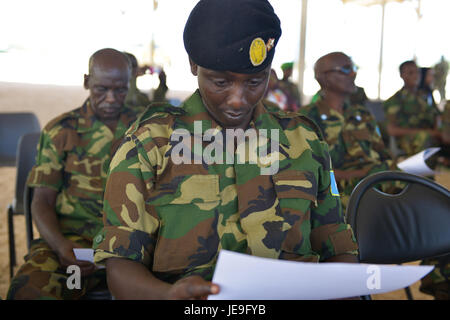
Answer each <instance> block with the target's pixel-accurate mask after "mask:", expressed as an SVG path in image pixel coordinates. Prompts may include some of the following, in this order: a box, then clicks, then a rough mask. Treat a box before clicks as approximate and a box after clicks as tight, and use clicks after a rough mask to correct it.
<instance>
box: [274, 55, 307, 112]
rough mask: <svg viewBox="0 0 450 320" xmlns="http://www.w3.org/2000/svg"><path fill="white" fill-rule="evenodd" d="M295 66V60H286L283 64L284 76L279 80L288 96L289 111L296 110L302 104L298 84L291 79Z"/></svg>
mask: <svg viewBox="0 0 450 320" xmlns="http://www.w3.org/2000/svg"><path fill="white" fill-rule="evenodd" d="M293 68H294V63H293V62H286V63H283V64H282V65H281V71H283V77H282V78H281V80H280V81H279V86H280V89H281V90H282V91H283V92H284V93H285V94H286V96H287V98H288V103H287V104H288V108H287V110H288V111H293V112H296V111H297V110H298V109H299V108H300V106H301V105H302V104H301V102H300V100H301V98H300V91H299V90H298V85H297V84H296V83H294V82H292V80H291V76H292V70H293Z"/></svg>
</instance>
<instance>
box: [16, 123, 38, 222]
mask: <svg viewBox="0 0 450 320" xmlns="http://www.w3.org/2000/svg"><path fill="white" fill-rule="evenodd" d="M39 137H40V132H33V133H27V134H24V135H23V136H22V137H20V139H19V145H18V147H17V160H16V169H17V170H16V194H15V198H14V201H13V204H12V205H13V211H14V213H15V214H23V213H24V203H23V194H24V190H25V183H26V181H27V177H28V173H29V172H30V170H31V168H32V167H33V166H34V164H35V163H36V153H37V145H38V142H39Z"/></svg>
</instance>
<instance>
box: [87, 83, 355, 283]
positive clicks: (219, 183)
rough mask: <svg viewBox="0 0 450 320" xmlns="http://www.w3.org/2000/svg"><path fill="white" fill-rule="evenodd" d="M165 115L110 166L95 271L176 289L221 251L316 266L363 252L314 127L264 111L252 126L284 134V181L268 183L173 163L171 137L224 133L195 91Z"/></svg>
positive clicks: (219, 168)
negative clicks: (139, 272) (131, 272)
mask: <svg viewBox="0 0 450 320" xmlns="http://www.w3.org/2000/svg"><path fill="white" fill-rule="evenodd" d="M159 110H160V111H161V112H156V113H153V114H151V115H147V114H145V113H144V114H143V115H142V117H141V119H140V120H138V121H137V122H136V125H133V127H132V128H130V131H129V132H128V134H127V136H126V139H125V140H126V142H125V143H124V144H123V145H122V146H121V147H120V149H119V150H118V151H117V153H116V155H115V156H114V158H113V160H112V162H111V168H110V172H109V174H108V182H107V186H106V191H105V202H104V217H103V222H104V225H105V227H104V229H103V230H102V231H101V232H100V233H99V234H98V235H97V236H96V238H95V239H94V248H95V249H96V252H95V256H94V260H95V262H96V263H104V260H105V259H107V258H110V257H121V258H126V259H130V260H133V261H137V262H140V263H142V264H144V265H145V266H146V267H147V268H148V269H149V270H151V272H152V273H153V274H154V275H155V276H156V277H158V278H159V279H161V280H163V281H166V282H169V283H173V282H175V281H177V280H178V279H180V278H182V277H185V276H189V275H193V274H198V275H201V276H202V277H204V279H206V280H211V279H212V275H213V271H214V267H215V264H216V259H217V255H218V252H219V251H220V250H221V249H226V250H231V251H236V252H241V253H247V254H252V255H255V256H261V257H269V258H274V259H289V260H297V261H310V262H318V261H324V260H326V259H328V258H330V257H332V256H335V255H339V254H343V253H351V254H357V245H356V241H355V239H354V236H353V233H352V230H351V228H350V226H349V225H347V224H346V223H345V222H344V217H343V215H342V210H341V205H340V200H339V196H338V195H337V196H333V195H332V193H331V183H332V181H334V179H331V177H330V170H331V162H330V159H329V156H328V151H327V145H326V143H324V142H323V141H321V140H320V138H319V136H318V134H319V133H318V129H316V130H317V131H315V130H314V129H312V128H313V127H314V124H313V123H312V122H310V121H309V120H308V119H306V118H304V117H302V116H299V115H294V114H290V115H289V114H286V113H284V112H282V111H277V112H268V111H267V110H266V109H265V107H264V106H263V105H262V103H260V104H258V106H257V107H256V109H255V111H254V114H253V118H252V121H251V122H250V124H249V127H250V128H254V129H256V131H258V132H259V130H261V129H278V130H279V131H278V132H279V139H278V141H279V143H280V149H279V152H278V153H277V155H278V156H279V171H278V173H276V174H274V175H261V174H260V169H261V168H260V167H259V166H258V165H257V164H249V163H248V161H247V162H246V163H243V164H240V163H237V161H236V157H234V164H219V163H213V164H209V165H208V164H207V163H206V162H205V160H203V162H202V163H201V164H180V165H175V164H174V163H173V159H172V158H173V157H171V151H172V150H173V148H175V147H176V146H178V145H179V144H180V143H181V142H178V143H176V142H171V141H170V140H171V137H172V138H173V136H172V135H173V134H174V130H177V129H186V130H187V132H189V141H191V140H193V139H195V138H194V137H193V122H194V121H201V122H202V130H203V132H205V131H206V130H207V129H210V128H215V131H214V132H215V134H219V133H222V132H223V131H224V130H223V129H222V128H221V127H220V126H219V125H218V124H217V123H216V122H215V121H214V120H213V119H212V118H211V116H210V115H209V114H208V112H207V111H206V109H205V107H204V105H203V103H202V100H201V97H200V94H199V92H198V91H197V92H196V93H194V94H193V95H192V96H191V97H190V98H189V99H188V100H186V101H185V102H184V104H183V105H182V106H181V107H179V108H174V107H168V106H167V107H161V108H160V109H159ZM268 131H270V130H268ZM183 143H184V142H183ZM266 143H267V140H266V141H265V142H263V143H262V144H259V147H260V148H263V147H264V146H267V144H266ZM270 143H273V141H272V142H270ZM191 145H192V144H191ZM224 145H226V142H224ZM195 148H196V147H195V146H194V150H192V149H191V152H192V151H194V152H195ZM237 150H239V148H237ZM253 151H254V152H256V151H255V150H253ZM238 154H239V153H236V152H235V155H238ZM251 154H252V153H250V155H251ZM250 155H249V156H250ZM246 159H247V158H246ZM224 162H225V161H224ZM333 190H335V189H333ZM335 191H336V190H335Z"/></svg>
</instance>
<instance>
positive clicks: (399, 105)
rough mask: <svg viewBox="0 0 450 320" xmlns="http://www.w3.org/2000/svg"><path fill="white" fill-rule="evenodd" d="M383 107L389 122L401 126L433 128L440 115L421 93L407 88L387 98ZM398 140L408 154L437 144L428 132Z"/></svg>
mask: <svg viewBox="0 0 450 320" xmlns="http://www.w3.org/2000/svg"><path fill="white" fill-rule="evenodd" d="M383 108H384V113H385V114H386V118H387V121H388V123H392V124H395V125H396V126H398V127H401V128H409V129H413V128H416V129H433V128H434V127H435V124H436V117H437V116H438V115H439V111H438V110H437V108H435V107H429V106H428V104H427V102H426V101H425V100H423V99H422V98H420V94H419V93H418V94H412V93H410V92H409V91H408V90H406V89H405V88H403V89H401V90H399V91H398V92H397V93H396V94H394V95H393V96H392V97H390V98H389V99H388V100H386V101H385V102H384V105H383ZM396 140H397V144H398V146H399V148H400V149H402V150H403V151H405V153H406V155H407V156H412V155H414V154H416V153H418V152H420V151H422V150H424V149H426V148H428V147H430V146H433V145H435V144H436V142H435V141H434V139H432V137H431V136H430V134H429V133H427V132H420V133H417V134H414V135H405V136H402V137H397V139H396Z"/></svg>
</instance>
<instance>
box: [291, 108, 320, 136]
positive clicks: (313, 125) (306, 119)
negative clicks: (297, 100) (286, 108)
mask: <svg viewBox="0 0 450 320" xmlns="http://www.w3.org/2000/svg"><path fill="white" fill-rule="evenodd" d="M295 115H296V116H297V117H298V118H300V119H301V120H302V121H303V122H305V123H306V124H307V125H309V126H310V127H311V129H313V130H314V132H316V134H317V136H318V137H319V139H320V140H321V141H325V139H324V137H323V134H322V130H321V129H320V127H319V125H318V124H317V123H316V122H315V121H314V120H313V119H311V118H309V117H307V116H305V115H302V114H298V113H296V114H295Z"/></svg>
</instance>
